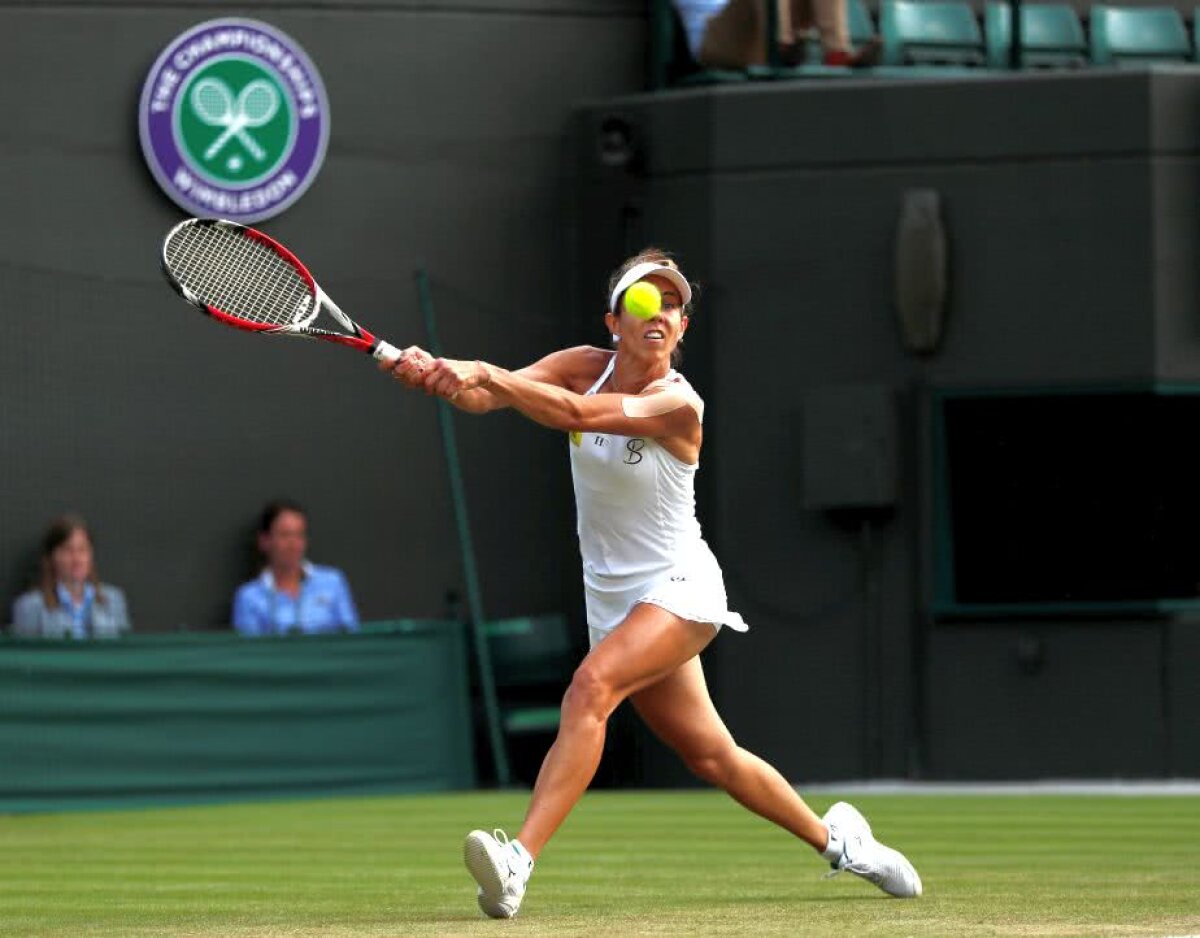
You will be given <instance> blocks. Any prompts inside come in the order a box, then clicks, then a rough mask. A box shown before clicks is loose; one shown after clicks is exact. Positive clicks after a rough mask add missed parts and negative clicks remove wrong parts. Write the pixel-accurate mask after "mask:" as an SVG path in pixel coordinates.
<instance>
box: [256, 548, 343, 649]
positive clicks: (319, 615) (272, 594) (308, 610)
mask: <svg viewBox="0 0 1200 938" xmlns="http://www.w3.org/2000/svg"><path fill="white" fill-rule="evenodd" d="M233 627H234V628H235V629H237V631H238V632H240V633H241V634H242V635H285V634H288V633H304V634H315V633H318V632H338V631H351V632H352V631H355V630H357V629H358V610H357V609H355V608H354V600H353V598H352V597H351V596H350V584H348V583H347V582H346V577H345V576H343V574H342V571H341V570H337V569H335V568H333V567H320V566H317V565H316V564H313V563H307V562H305V564H304V579H303V580H301V582H300V593H299V594H298V595H296V596H291V595H289V594H287V593H284V592H281V591H279V590H277V589H276V588H275V578H274V577H273V576H272V575H271V571H270V570H264V571H263V573H262V575H261V576H260V577H258V579H255V580H251V581H250V582H249V583H243V584H242V585H241V586H240V587H238V591H237V594H236V595H235V596H234V598H233Z"/></svg>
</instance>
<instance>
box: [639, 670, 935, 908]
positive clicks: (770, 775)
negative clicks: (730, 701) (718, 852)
mask: <svg viewBox="0 0 1200 938" xmlns="http://www.w3.org/2000/svg"><path fill="white" fill-rule="evenodd" d="M631 702H632V703H633V705H634V707H635V708H636V709H637V711H638V714H639V715H640V716H641V718H642V719H643V720H645V722H646V724H647V725H648V726H649V727H650V729H651V730H653V731H654V733H655V734H656V735H657V736H658V737H659V738H660V739H661V740H662V741H663V742H665V743H666V744H667V745H668V746H670V747H671V748H672V749H674V750H675V751H676V752H678V753H679V755H680V756H681V757H682V758H683V760H684V762H685V763H686V764H687V766H688V767H689V768H690V769H691V770H692V771H693V772H695V773H696V774H697V775H698V776H700V777H701V778H703V779H705V780H706V781H708V782H711V783H712V784H714V785H717V786H718V787H720V788H723V789H724V790H725V791H727V792H728V793H729V794H730V795H731V796H732V797H733V798H734V799H736V800H737V801H738V802H739V803H740V804H742V805H745V806H746V807H747V808H749V809H750V810H751V811H753V812H754V813H755V814H758V815H761V816H762V817H764V818H766V819H767V820H769V821H774V822H775V823H776V824H778V825H779V826H780V827H782V828H784V829H785V830H788V831H791V832H792V833H793V834H795V835H796V836H797V837H799V838H801V839H802V840H804V841H806V842H807V843H809V844H810V845H811V846H812V847H813V848H814V849H816V850H817V852H819V853H820V854H821V855H822V856H823V857H824V858H825V859H827V860H829V861H830V862H831V863H832V864H833V865H834V869H836V870H849V871H850V872H851V873H854V874H856V875H858V876H861V877H863V878H864V879H866V880H868V881H869V882H872V883H874V884H875V885H876V886H878V887H879V888H880V889H882V890H883V891H884V892H887V893H889V894H890V895H893V896H899V897H906V898H908V897H912V896H919V895H920V894H921V878H920V876H918V875H917V871H916V870H915V869H914V868H913V866H912V864H911V863H909V862H908V860H907V859H906V858H905V857H904V855H903V854H901V853H899V852H898V851H896V850H893V849H892V848H891V847H887V846H884V845H883V844H881V843H879V842H878V841H877V840H875V838H874V836H873V834H872V833H871V827H870V825H869V824H867V821H866V819H865V818H864V817H863V816H862V815H861V814H859V813H858V811H856V810H855V809H854V808H853V807H851V806H850V805H848V804H845V803H844V802H838V803H837V804H835V805H834V806H833V807H832V808H830V809H829V811H827V812H826V814H825V817H824V818H818V817H817V816H816V814H814V813H813V811H812V809H811V808H809V806H808V805H807V804H805V802H804V799H803V798H801V797H800V796H799V795H798V794H797V793H796V791H795V789H793V788H792V786H791V785H789V784H788V783H787V781H786V780H785V779H784V778H783V776H782V775H780V774H779V772H778V771H777V770H776V769H775V768H774V767H772V766H771V765H769V764H768V763H766V762H765V761H763V760H762V759H760V758H759V757H758V756H756V755H754V754H753V753H751V752H747V751H746V750H745V749H742V748H741V747H740V746H738V745H737V743H736V742H734V739H733V736H732V734H730V732H729V730H728V729H727V728H726V726H725V723H724V722H723V721H722V720H721V717H720V716H719V715H718V714H717V710H716V707H714V706H713V702H712V698H711V697H709V694H708V686H707V684H706V683H705V681H704V670H703V668H702V667H701V665H700V659H699V658H693V659H692V660H690V661H687V662H686V663H684V664H683V665H681V666H680V667H679V668H678V669H677V670H676V671H674V672H672V673H671V674H669V675H667V676H666V677H664V678H663V679H662V680H661V681H659V682H658V683H656V684H653V685H651V686H648V687H646V688H644V689H643V690H641V691H639V692H637V693H636V694H634V695H633V696H632V697H631Z"/></svg>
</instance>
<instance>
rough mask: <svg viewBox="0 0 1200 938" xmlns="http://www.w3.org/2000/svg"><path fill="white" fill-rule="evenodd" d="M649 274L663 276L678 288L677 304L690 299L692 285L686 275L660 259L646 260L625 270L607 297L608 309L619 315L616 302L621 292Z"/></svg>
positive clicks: (686, 303) (685, 302) (683, 304)
mask: <svg viewBox="0 0 1200 938" xmlns="http://www.w3.org/2000/svg"><path fill="white" fill-rule="evenodd" d="M650 274H654V275H655V276H658V277H665V278H666V279H667V280H670V281H671V283H673V284H675V286H676V287H678V288H679V296H680V299H681V300H682V302H681V303H680V304H679V305H680V306H687V305H688V303H690V302H691V301H692V285H691V284H690V283H688V282H687V277H685V276H684V275H683V274H681V273H680V272H679V271H678V270H676V269H675V268H674V267H668V266H667V265H666V264H663V263H661V262H660V261H647V262H646V263H644V264H638V265H637V266H636V267H630V268H629V270H627V271H625V276H624V277H622V278H621V279H620V280H619V281H617V285H616V287H614V288H613V291H612V296H611V297H609V299H608V308H609V310H611V311H612V312H613V313H616V314H618V315H620V307H618V305H617V304H618V303H619V302H620V300H621V294H622V293H624V292H625V291H626V290H628V289H629V288H630V287H632V286H633V285H634V284H635V283H637V282H638V281H639V280H644V279H645V278H646V277H648V276H650Z"/></svg>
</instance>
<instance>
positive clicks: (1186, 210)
mask: <svg viewBox="0 0 1200 938" xmlns="http://www.w3.org/2000/svg"><path fill="white" fill-rule="evenodd" d="M614 115H615V116H619V117H621V118H622V119H625V120H627V121H628V122H629V123H630V125H631V126H632V128H633V135H634V140H635V142H636V143H637V147H638V150H639V153H640V154H641V159H640V160H635V161H634V162H633V163H631V164H630V165H629V167H627V168H625V169H614V168H612V167H606V166H605V165H603V164H602V163H601V162H600V161H599V160H597V159H596V156H595V150H596V147H595V143H594V141H595V139H596V135H597V133H598V129H599V127H600V125H601V123H602V122H603V120H604V119H605V118H607V117H611V116H614ZM1198 121H1200V78H1198V77H1197V76H1196V75H1194V74H1193V73H1191V72H1189V71H1187V70H1182V71H1180V70H1175V71H1172V70H1163V71H1139V72H1132V73H1129V72H1126V73H1121V72H1115V71H1113V72H1091V73H1086V74H1059V75H1030V76H1022V77H1007V76H1006V77H1000V78H995V79H971V80H965V81H963V80H959V81H955V80H930V81H924V82H922V81H915V82H904V83H883V82H878V81H870V80H864V81H845V82H837V83H833V82H828V83H816V82H814V83H808V84H804V83H775V84H761V85H754V86H747V87H741V88H736V87H725V88H715V89H698V90H691V91H679V92H672V93H669V94H666V95H663V96H660V97H656V98H652V97H649V96H635V97H630V98H623V99H614V100H612V101H608V102H603V103H600V104H597V105H596V106H594V107H589V108H586V109H583V110H581V112H580V113H579V115H578V117H577V125H576V137H577V142H578V146H577V151H576V159H577V161H578V165H579V166H580V172H581V179H582V185H581V194H580V200H581V205H582V206H583V209H582V219H583V224H581V226H580V231H581V233H582V234H581V237H580V244H581V245H582V247H581V249H580V255H581V257H582V258H584V259H585V260H584V263H585V265H587V264H594V263H598V262H597V261H595V260H594V259H595V258H600V257H606V256H609V255H611V254H612V253H613V252H619V251H621V250H623V246H624V244H625V243H627V242H628V241H629V240H630V239H631V237H632V240H634V241H639V240H640V241H649V242H656V243H664V244H666V245H668V246H670V247H673V248H675V249H677V250H678V251H680V253H681V255H682V260H683V263H684V266H685V270H687V271H688V272H689V273H690V275H691V276H692V277H693V278H695V279H697V280H699V281H700V282H701V284H702V287H703V290H702V294H701V296H702V299H701V302H700V307H699V313H698V315H697V317H696V321H695V322H694V323H693V328H692V329H690V330H689V334H688V343H689V345H690V346H691V348H690V351H689V359H688V360H687V363H686V364H687V370H688V371H689V375H691V376H692V377H693V379H694V381H695V383H696V384H697V386H698V387H699V389H700V390H701V392H702V393H703V394H704V395H705V396H706V398H707V401H708V410H707V412H706V423H705V452H704V457H703V469H702V471H701V475H700V478H701V480H702V482H701V486H700V488H701V492H702V500H701V510H702V520H703V522H704V524H705V528H706V532H707V534H708V536H709V539H710V540H711V541H712V542H713V544H714V547H715V548H716V551H717V554H718V556H719V558H720V559H721V561H722V564H723V566H724V569H725V573H726V577H727V581H728V586H729V592H730V596H731V600H732V602H733V604H734V606H735V608H738V609H739V610H740V611H741V612H742V613H743V614H744V615H745V616H746V618H747V620H748V621H749V622H750V624H751V631H750V632H749V634H747V635H745V636H739V635H722V636H721V637H720V638H719V639H718V642H717V644H716V646H715V647H714V648H713V650H712V651H710V652H709V654H708V659H709V665H710V670H711V671H712V672H713V673H714V674H715V678H714V681H713V684H714V687H715V689H716V694H717V697H718V703H719V705H720V706H721V708H722V712H723V714H724V715H725V717H726V720H727V722H728V723H729V724H730V726H731V728H732V729H733V730H734V731H735V733H736V734H737V735H738V736H739V739H740V740H741V741H742V743H743V744H744V745H746V746H748V747H749V748H751V749H755V750H757V751H760V752H761V753H762V754H763V755H764V756H767V757H768V758H771V759H773V760H775V761H777V763H778V764H779V765H780V767H781V768H782V769H783V770H784V772H785V774H786V775H787V776H788V777H789V778H794V779H805V778H826V779H835V778H846V777H857V776H861V775H883V776H903V775H906V774H918V773H927V774H933V775H942V776H976V777H995V776H997V775H1010V776H1012V777H1029V776H1031V775H1038V774H1044V773H1047V772H1049V773H1053V774H1060V775H1070V774H1082V775H1095V774H1101V775H1102V774H1121V773H1127V772H1129V771H1131V767H1133V766H1136V767H1138V769H1139V774H1147V775H1156V774H1166V773H1168V772H1170V771H1173V770H1174V769H1173V767H1174V766H1182V765H1184V764H1190V763H1189V762H1187V760H1188V759H1190V760H1191V762H1194V747H1195V741H1194V740H1189V742H1188V743H1187V744H1186V745H1185V744H1184V743H1182V742H1181V739H1182V736H1181V735H1180V732H1182V731H1183V729H1186V723H1184V722H1183V721H1182V719H1180V720H1177V723H1176V726H1175V729H1174V730H1173V729H1172V727H1171V726H1170V725H1168V724H1166V723H1164V722H1163V714H1164V712H1165V709H1166V707H1165V705H1164V703H1163V701H1164V700H1166V699H1168V698H1169V697H1170V695H1171V694H1173V693H1176V692H1177V687H1178V682H1177V681H1176V682H1175V684H1173V685H1168V684H1167V683H1166V678H1165V671H1164V669H1165V668H1167V667H1169V666H1170V667H1174V665H1173V664H1172V659H1169V658H1164V657H1163V655H1162V653H1161V642H1162V640H1163V634H1164V632H1163V629H1165V628H1166V627H1167V626H1165V625H1163V624H1161V623H1159V624H1152V625H1151V626H1150V627H1148V628H1147V627H1146V626H1144V625H1141V624H1134V623H1130V622H1129V620H1128V619H1115V620H1111V621H1107V622H1105V621H1101V622H1100V623H1098V627H1097V628H1096V629H1094V630H1089V629H1087V628H1084V627H1079V628H1067V627H1066V626H1067V625H1068V623H1067V622H1065V621H1063V622H1054V621H1052V622H1051V623H1049V624H1047V627H1051V626H1055V627H1058V628H1059V631H1057V632H1054V633H1053V636H1054V637H1053V639H1052V640H1051V639H1047V641H1048V643H1049V644H1050V646H1051V647H1052V650H1053V651H1054V652H1055V654H1056V655H1057V657H1056V658H1055V659H1054V660H1055V661H1056V662H1057V665H1058V668H1059V670H1057V671H1056V670H1055V669H1054V668H1049V669H1048V670H1047V671H1044V672H1040V676H1032V677H1030V678H1028V679H1023V678H1022V676H1021V673H1020V672H1019V670H1018V662H1017V661H1016V658H1015V653H1014V651H1013V647H1014V645H1015V643H1016V642H1017V641H1018V640H1019V638H1020V634H1021V630H1020V627H1019V626H1020V625H1021V624H1020V623H1014V624H1012V625H1011V626H1008V625H1005V624H1003V623H1000V624H997V623H996V622H995V621H989V622H986V623H985V622H983V621H980V622H978V623H974V624H975V625H977V626H978V628H974V629H972V628H971V625H972V623H962V622H958V623H954V624H950V623H942V622H935V621H933V619H932V618H931V615H930V605H931V598H932V593H931V590H932V560H931V545H932V530H933V529H932V505H933V494H934V485H935V479H934V478H933V474H932V459H931V453H932V440H931V427H930V413H931V409H930V408H931V404H930V401H931V398H930V393H931V391H932V390H933V389H936V388H953V387H989V386H1011V387H1036V386H1044V385H1052V386H1053V385H1068V386H1069V385H1079V384H1083V385H1092V384H1104V383H1108V384H1112V383H1121V382H1126V383H1128V382H1150V381H1176V382H1195V381H1198V380H1200V294H1198V292H1197V290H1196V289H1195V286H1196V282H1195V281H1196V277H1195V273H1194V268H1195V256H1196V252H1195V250H1194V248H1195V247H1196V246H1197V238H1198V236H1200V213H1198V212H1197V210H1196V205H1197V201H1196V199H1195V198H1194V192H1195V186H1196V180H1197V178H1200V176H1198V173H1200V126H1198ZM920 188H932V189H935V190H937V191H938V192H939V193H940V195H941V197H942V204H943V218H944V224H945V229H946V232H947V237H948V245H949V270H950V287H949V293H948V303H947V319H946V331H945V335H944V341H943V344H942V346H941V347H940V349H939V351H938V352H937V354H935V355H933V356H929V357H923V358H919V357H914V356H912V355H909V354H907V353H906V352H905V351H904V349H903V346H902V344H901V342H900V333H899V327H898V325H897V318H896V312H895V309H896V307H895V303H894V299H893V283H894V277H895V275H894V263H895V262H894V257H895V237H896V230H897V219H898V215H899V210H900V205H901V200H902V198H903V195H904V193H905V192H906V191H907V190H910V189H920ZM630 218H633V219H635V221H636V231H635V233H634V234H633V235H632V236H631V235H630V229H631V228H632V227H635V226H634V225H633V224H632V223H630V221H629V219H630ZM596 273H597V271H596V270H594V269H588V268H587V267H586V266H585V268H584V270H583V272H582V274H581V278H582V281H583V282H586V281H587V280H588V279H592V278H594V277H595V276H596ZM879 386H883V387H884V388H885V389H887V390H888V391H889V392H890V394H891V395H892V398H893V400H894V401H895V421H896V423H895V429H896V431H897V434H898V436H897V438H898V439H899V440H900V441H901V442H900V451H899V453H898V455H897V459H896V464H895V470H894V471H895V481H896V484H897V486H898V492H899V493H900V494H899V497H898V499H897V502H896V504H895V506H894V510H893V511H892V512H891V514H890V515H887V514H886V513H884V514H873V515H870V516H868V517H866V519H865V520H866V521H867V522H868V524H867V526H866V527H864V526H863V520H864V519H863V518H862V517H860V516H855V515H850V516H846V515H842V516H838V515H835V514H830V513H829V512H823V511H817V510H812V509H809V508H806V507H805V505H804V491H805V474H804V473H805V461H806V458H807V457H809V456H811V455H812V454H806V453H805V450H804V407H805V401H806V399H809V397H810V396H811V395H813V394H825V395H828V394H831V393H832V394H833V395H834V396H835V397H836V393H837V390H838V389H839V388H847V389H853V390H855V391H856V392H862V391H863V389H864V388H872V387H875V388H877V387H879ZM1147 458H1148V459H1153V458H1154V454H1152V453H1148V454H1147ZM1115 497H1119V493H1118V494H1117V495H1116V496H1115ZM1033 536H1036V534H1035V533H1034V535H1033ZM989 629H990V631H989ZM1006 630H1007V631H1006ZM1009 632H1011V634H1009ZM1177 646H1178V648H1180V649H1183V648H1185V647H1190V646H1187V645H1186V642H1179V643H1177ZM1143 652H1144V654H1143ZM1180 653H1183V652H1180ZM1126 664H1127V665H1128V667H1123V665H1126ZM1066 665H1069V666H1066ZM1055 674H1059V675H1065V677H1064V679H1063V680H1062V681H1061V682H1056V681H1055V680H1054V678H1053V677H1052V676H1051V675H1055ZM1117 674H1120V675H1121V676H1122V677H1123V679H1124V680H1125V684H1124V686H1123V687H1122V690H1121V693H1122V697H1123V698H1124V699H1127V700H1129V701H1131V703H1130V704H1129V706H1128V707H1126V708H1125V709H1124V710H1123V711H1122V712H1123V713H1124V718H1123V721H1122V722H1121V723H1120V730H1121V732H1122V733H1126V732H1128V733H1138V734H1140V736H1139V739H1140V743H1139V746H1136V747H1135V746H1132V745H1131V746H1130V747H1128V748H1127V749H1126V750H1125V751H1124V752H1119V751H1118V747H1114V746H1113V745H1112V743H1111V741H1108V740H1106V739H1105V738H1104V733H1103V732H1099V731H1098V732H1096V733H1093V734H1090V735H1080V734H1077V733H1075V731H1074V728H1073V726H1072V724H1071V723H1070V721H1057V722H1056V721H1053V720H1048V722H1047V723H1046V725H1045V726H1043V727H1041V728H1040V729H1037V731H1036V732H1035V731H1032V730H1029V729H1028V728H1027V729H1026V730H1024V731H1021V726H1022V725H1023V724H1024V723H1025V722H1027V721H1028V720H1030V719H1033V717H1030V716H1029V714H1030V713H1032V712H1037V713H1041V712H1042V710H1043V709H1044V708H1042V707H1033V706H1032V704H1030V703H1029V701H1023V700H1022V699H1020V698H1021V695H1022V694H1024V693H1028V694H1029V700H1038V701H1041V702H1042V703H1043V704H1045V703H1046V702H1048V701H1049V702H1057V704H1058V705H1059V706H1061V707H1062V708H1063V709H1064V710H1065V711H1067V712H1071V713H1086V712H1087V711H1088V709H1089V701H1091V700H1092V699H1094V698H1096V697H1098V696H1104V697H1105V698H1106V699H1108V700H1110V702H1111V706H1110V707H1109V708H1108V709H1105V710H1103V711H1097V712H1102V713H1104V714H1110V713H1111V712H1112V707H1117V706H1119V704H1118V703H1116V702H1115V701H1113V698H1112V697H1111V695H1112V692H1113V688H1112V681H1113V680H1114V678H1115V676H1116V675H1117ZM1186 705H1187V701H1186V700H1185V701H1183V702H1181V703H1180V704H1179V706H1180V707H1185V706H1186ZM992 718H995V719H1000V720H1004V719H1008V720H1011V721H1012V723H1013V726H1012V727H1009V729H1011V730H1012V733H1011V735H1010V736H1008V737H1005V738H1007V739H1008V740H1009V741H1010V742H1009V743H1007V744H1005V745H1004V746H998V748H997V749H996V750H994V751H992V752H991V753H990V755H989V754H988V752H987V749H986V746H985V745H984V744H983V743H980V745H978V746H977V747H976V748H975V749H974V750H971V751H968V750H965V749H964V748H963V746H962V745H960V744H959V743H960V742H961V738H962V736H961V733H960V736H958V737H955V736H954V735H953V732H952V731H953V730H954V728H955V727H958V728H959V729H960V730H961V732H962V733H969V732H970V731H971V729H972V728H976V727H978V726H980V725H982V723H981V721H986V720H989V719H992ZM1181 728H1182V729H1181ZM1176 730H1178V732H1176ZM1172 732H1175V736H1174V737H1172V738H1174V739H1175V740H1176V743H1175V745H1176V751H1175V753H1174V755H1173V756H1171V757H1168V755H1169V754H1168V738H1169V734H1170V733H1172ZM956 740H957V741H956ZM1022 740H1024V741H1025V743H1026V744H1027V748H1026V749H1024V750H1020V751H1018V748H1019V742H1020V741H1022ZM1180 747H1183V748H1180ZM1188 753H1192V755H1188ZM985 755H987V756H988V759H987V760H985V759H984V756H985ZM1018 756H1019V758H1018ZM988 760H990V761H988Z"/></svg>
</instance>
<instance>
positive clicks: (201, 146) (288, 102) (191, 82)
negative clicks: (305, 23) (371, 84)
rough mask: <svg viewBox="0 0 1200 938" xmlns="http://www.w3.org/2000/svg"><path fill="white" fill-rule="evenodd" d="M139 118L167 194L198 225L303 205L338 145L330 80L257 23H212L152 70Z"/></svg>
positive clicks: (180, 40)
mask: <svg viewBox="0 0 1200 938" xmlns="http://www.w3.org/2000/svg"><path fill="white" fill-rule="evenodd" d="M138 118H139V124H140V128H141V137H142V153H143V154H144V155H145V157H146V162H147V164H149V166H150V171H151V172H152V173H154V178H155V179H157V180H158V184H159V185H160V186H161V187H162V188H163V191H165V192H166V193H167V195H169V196H170V197H171V198H172V199H173V200H174V201H175V202H176V204H178V205H179V206H180V207H181V208H183V209H185V210H186V211H188V212H190V213H192V214H194V215H199V216H201V217H209V218H212V217H220V218H230V219H233V220H235V221H242V222H251V221H260V220H262V219H264V218H270V217H272V216H274V215H278V214H279V213H280V212H282V211H283V210H284V209H286V208H287V207H288V206H289V205H291V204H292V203H293V202H295V201H296V199H298V198H299V197H300V196H301V194H303V192H304V190H305V189H307V188H308V187H309V186H310V185H311V184H312V181H313V180H314V179H315V178H316V175H317V172H318V170H320V168H321V161H322V160H323V159H324V157H325V145H326V143H327V141H328V139H329V102H328V101H327V100H326V97H325V87H324V85H322V83H321V76H320V75H319V74H318V73H317V70H316V68H315V67H314V66H313V64H312V62H311V61H310V60H309V58H308V56H307V55H305V54H304V50H303V49H301V48H300V46H298V45H297V44H296V43H295V42H293V41H292V40H291V39H290V38H288V37H287V36H286V35H284V34H283V33H281V32H280V31H279V30H277V29H275V28H273V27H271V26H268V25H267V24H266V23H260V22H258V21H256V20H246V19H220V20H209V21H208V22H206V23H201V24H200V25H198V26H195V27H193V28H192V29H190V30H188V31H187V32H186V33H184V34H183V35H181V36H179V37H177V38H176V39H175V40H174V41H173V42H172V43H171V44H170V45H169V46H168V47H167V48H166V50H165V51H164V52H163V53H162V55H160V56H159V57H158V61H156V62H155V63H154V67H153V68H151V69H150V74H149V76H147V78H146V83H145V85H144V86H143V88H142V100H141V106H140V108H139V114H138Z"/></svg>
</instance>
